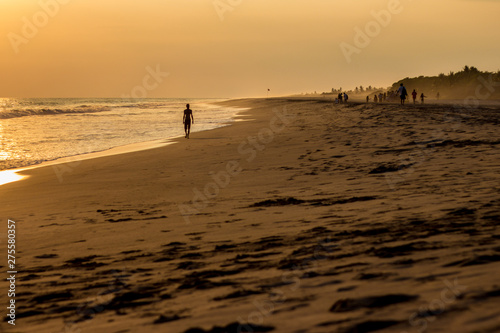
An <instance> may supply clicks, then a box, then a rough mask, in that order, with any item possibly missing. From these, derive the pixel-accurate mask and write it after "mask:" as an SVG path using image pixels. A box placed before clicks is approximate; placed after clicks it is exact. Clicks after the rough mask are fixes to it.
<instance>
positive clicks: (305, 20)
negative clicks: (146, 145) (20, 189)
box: [0, 0, 500, 97]
mask: <svg viewBox="0 0 500 333" xmlns="http://www.w3.org/2000/svg"><path fill="white" fill-rule="evenodd" d="M230 3H232V4H233V5H231V4H230ZM391 8H392V9H393V10H392V11H391ZM0 12H1V14H0V15H1V20H0V31H2V34H3V38H2V41H1V43H0V50H1V52H0V72H1V73H2V80H1V82H0V96H3V97H120V96H122V95H124V94H130V92H131V90H132V89H133V88H134V87H135V86H137V85H142V82H143V79H144V77H145V75H147V74H148V72H147V69H146V68H148V67H150V68H157V66H158V68H160V69H161V71H162V72H165V73H169V76H168V78H165V80H164V81H162V82H161V84H159V85H158V86H157V87H155V89H150V90H148V91H147V95H146V96H142V95H141V97H236V96H262V95H265V93H266V91H267V89H268V88H269V89H271V92H272V94H274V95H283V94H290V93H300V92H310V91H315V90H317V91H327V90H330V89H331V88H333V87H336V88H338V87H346V88H353V87H354V86H357V85H374V86H383V87H386V86H388V85H390V84H392V83H393V82H394V81H397V80H399V79H401V78H403V77H406V76H415V75H437V74H439V73H441V72H445V73H448V72H449V71H450V70H459V69H461V68H462V67H463V66H464V65H472V66H476V67H478V68H479V69H481V70H489V71H496V70H498V69H499V67H500V66H499V63H498V60H499V58H498V55H499V54H500V45H499V44H498V43H496V40H497V39H498V37H497V34H498V31H499V30H500V21H499V20H498V13H499V12H500V2H498V1H478V0H474V1H469V0H441V1H439V2H436V1H430V0H420V1H410V0H397V1H396V0H370V1H368V0H358V1H352V0H339V1H324V0H309V1H289V0H288V1H285V0H273V1H264V0H251V1H227V0H221V1H206V0H190V1H180V0H174V1H152V0H147V1H142V2H138V1H130V0H124V1H123V0H122V1H116V0H110V1H104V2H103V1H96V0H85V1H78V0H72V1H70V0H64V1H63V0H41V1H34V0H26V1H22V2H19V1H15V0H3V1H1V2H0ZM387 12H388V13H390V16H389V17H388V16H384V15H383V13H387ZM377 25H378V27H377ZM367 29H368V30H367ZM370 29H371V30H370ZM359 31H362V32H363V33H365V34H366V33H368V35H371V36H368V40H366V39H365V40H364V41H363V40H362V38H361V37H360V36H359ZM360 38H361V39H360ZM357 39H358V43H357V45H356V40H357ZM360 40H361V41H362V43H360V42H359V41H360ZM343 43H344V44H343ZM346 44H349V45H351V46H354V47H355V48H356V50H355V52H354V53H351V56H350V57H349V58H350V59H347V58H346V55H345V54H344V52H343V51H342V48H341V45H346ZM348 60H349V61H348Z"/></svg>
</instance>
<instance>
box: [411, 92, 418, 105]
mask: <svg viewBox="0 0 500 333" xmlns="http://www.w3.org/2000/svg"><path fill="white" fill-rule="evenodd" d="M411 96H412V97H413V104H415V103H416V101H417V91H416V90H415V89H413V92H412V93H411Z"/></svg>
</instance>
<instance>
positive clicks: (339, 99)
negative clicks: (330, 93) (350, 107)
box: [335, 93, 349, 104]
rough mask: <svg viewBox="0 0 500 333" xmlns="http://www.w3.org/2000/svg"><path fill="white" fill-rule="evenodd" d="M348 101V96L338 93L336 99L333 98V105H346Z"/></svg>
mask: <svg viewBox="0 0 500 333" xmlns="http://www.w3.org/2000/svg"><path fill="white" fill-rule="evenodd" d="M348 100H349V95H347V94H346V93H339V94H338V95H337V98H335V103H336V104H339V103H347V101H348Z"/></svg>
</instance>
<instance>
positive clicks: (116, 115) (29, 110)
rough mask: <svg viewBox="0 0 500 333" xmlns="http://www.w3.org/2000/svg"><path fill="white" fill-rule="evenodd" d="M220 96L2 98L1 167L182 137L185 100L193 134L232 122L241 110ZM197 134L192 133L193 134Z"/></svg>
mask: <svg viewBox="0 0 500 333" xmlns="http://www.w3.org/2000/svg"><path fill="white" fill-rule="evenodd" d="M220 100H221V99H135V100H124V99H88V98H87V99H82V98H77V99H75V98H73V99H69V98H62V99H61V98H58V99H33V98H29V99H12V98H3V99H0V170H7V169H17V168H21V167H26V166H31V165H36V164H39V163H42V162H46V161H52V160H56V159H59V158H63V157H69V156H75V155H82V154H87V153H91V152H100V151H105V150H108V149H110V148H114V147H119V146H125V145H130V144H135V143H139V142H149V141H154V140H163V139H165V140H166V139H168V138H174V137H178V136H184V127H183V124H182V117H183V114H184V112H183V111H184V109H185V106H186V103H190V104H191V109H192V110H193V115H194V120H195V122H194V125H193V126H192V127H191V130H192V133H195V132H198V131H203V130H209V129H214V128H217V127H221V126H224V125H227V124H229V123H231V122H232V121H234V119H235V116H236V115H237V113H238V111H240V110H239V109H236V108H228V107H222V106H217V105H215V104H210V103H214V102H216V101H220ZM191 137H192V138H195V135H191Z"/></svg>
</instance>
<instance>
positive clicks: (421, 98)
mask: <svg viewBox="0 0 500 333" xmlns="http://www.w3.org/2000/svg"><path fill="white" fill-rule="evenodd" d="M426 97H427V96H425V95H424V93H422V95H420V100H421V101H422V104H424V98H426Z"/></svg>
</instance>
